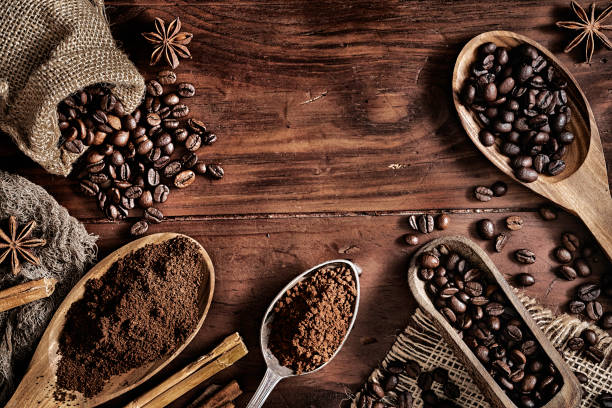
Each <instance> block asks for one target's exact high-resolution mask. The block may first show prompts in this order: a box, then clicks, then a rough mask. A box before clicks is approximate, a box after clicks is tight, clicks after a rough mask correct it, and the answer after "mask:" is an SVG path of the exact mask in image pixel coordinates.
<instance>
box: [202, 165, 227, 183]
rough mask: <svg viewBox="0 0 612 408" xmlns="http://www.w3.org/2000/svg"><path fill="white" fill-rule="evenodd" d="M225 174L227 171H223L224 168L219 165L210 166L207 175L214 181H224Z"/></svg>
mask: <svg viewBox="0 0 612 408" xmlns="http://www.w3.org/2000/svg"><path fill="white" fill-rule="evenodd" d="M224 174H225V171H224V170H223V167H221V166H219V165H218V164H209V165H208V168H207V171H206V175H208V176H209V177H211V178H213V179H222V178H223V175H224Z"/></svg>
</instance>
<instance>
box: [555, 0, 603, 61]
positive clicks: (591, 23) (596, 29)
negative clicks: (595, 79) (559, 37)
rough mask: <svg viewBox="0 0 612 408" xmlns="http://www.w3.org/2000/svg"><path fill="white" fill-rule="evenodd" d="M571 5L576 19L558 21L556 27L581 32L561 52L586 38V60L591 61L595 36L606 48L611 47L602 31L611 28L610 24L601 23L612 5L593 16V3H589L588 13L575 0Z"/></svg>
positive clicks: (568, 49) (568, 50)
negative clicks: (589, 10)
mask: <svg viewBox="0 0 612 408" xmlns="http://www.w3.org/2000/svg"><path fill="white" fill-rule="evenodd" d="M571 7H572V11H573V12H574V14H576V16H577V17H578V21H559V22H557V27H562V28H569V29H570V30H580V31H581V32H580V34H578V35H577V36H576V37H575V38H574V39H573V40H572V41H571V42H570V43H569V44H568V45H567V47H565V50H563V52H570V51H571V50H573V49H574V48H575V47H576V46H577V45H578V44H580V43H581V42H582V41H583V40H585V39H586V62H587V63H591V58H592V57H593V51H595V37H597V38H599V40H600V41H601V42H602V43H603V44H604V45H605V46H606V47H607V48H608V49H612V42H610V40H609V39H608V37H606V35H605V34H604V33H603V30H612V25H604V24H602V23H603V22H604V20H605V19H606V18H608V17H609V16H610V14H612V5H609V6H608V7H606V9H605V10H604V11H602V12H601V13H600V14H599V16H597V17H595V3H593V4H591V13H590V15H588V14H587V12H586V11H585V10H584V9H583V8H582V6H580V4H578V3H576V2H575V1H572V3H571Z"/></svg>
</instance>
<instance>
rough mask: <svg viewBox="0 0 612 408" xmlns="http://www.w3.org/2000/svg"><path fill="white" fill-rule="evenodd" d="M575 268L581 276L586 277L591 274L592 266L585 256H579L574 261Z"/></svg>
mask: <svg viewBox="0 0 612 408" xmlns="http://www.w3.org/2000/svg"><path fill="white" fill-rule="evenodd" d="M574 269H575V270H576V273H577V274H578V276H580V277H583V278H585V277H587V276H590V275H591V268H590V267H589V265H588V264H587V262H586V260H584V259H583V258H577V259H576V260H575V261H574Z"/></svg>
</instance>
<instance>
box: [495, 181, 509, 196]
mask: <svg viewBox="0 0 612 408" xmlns="http://www.w3.org/2000/svg"><path fill="white" fill-rule="evenodd" d="M491 191H493V195H494V196H495V197H501V196H504V195H506V193H507V192H508V185H507V184H506V183H504V182H503V181H496V182H495V183H493V185H492V186H491Z"/></svg>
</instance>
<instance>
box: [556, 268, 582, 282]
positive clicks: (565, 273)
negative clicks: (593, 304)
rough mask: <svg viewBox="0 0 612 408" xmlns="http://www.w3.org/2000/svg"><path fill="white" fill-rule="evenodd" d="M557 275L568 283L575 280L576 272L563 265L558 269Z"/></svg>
mask: <svg viewBox="0 0 612 408" xmlns="http://www.w3.org/2000/svg"><path fill="white" fill-rule="evenodd" d="M559 275H561V277H563V279H565V280H568V281H572V280H574V279H576V277H577V276H578V275H577V274H576V270H575V269H574V268H572V267H571V266H568V265H563V266H561V267H559Z"/></svg>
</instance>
